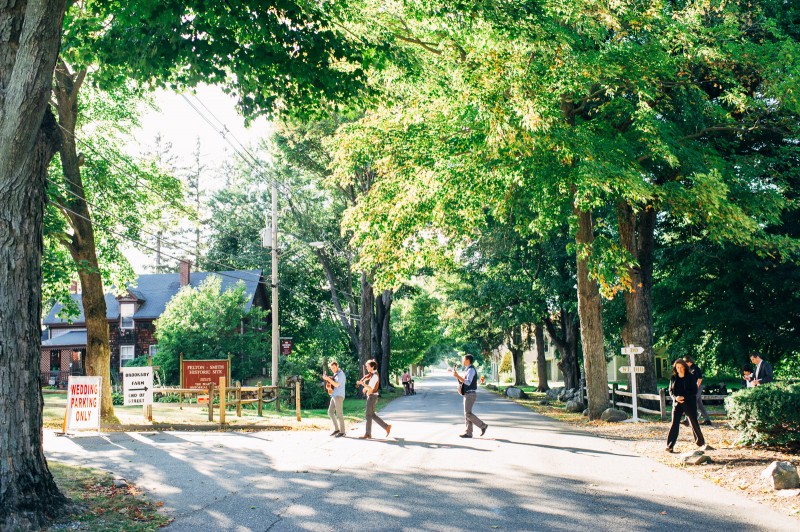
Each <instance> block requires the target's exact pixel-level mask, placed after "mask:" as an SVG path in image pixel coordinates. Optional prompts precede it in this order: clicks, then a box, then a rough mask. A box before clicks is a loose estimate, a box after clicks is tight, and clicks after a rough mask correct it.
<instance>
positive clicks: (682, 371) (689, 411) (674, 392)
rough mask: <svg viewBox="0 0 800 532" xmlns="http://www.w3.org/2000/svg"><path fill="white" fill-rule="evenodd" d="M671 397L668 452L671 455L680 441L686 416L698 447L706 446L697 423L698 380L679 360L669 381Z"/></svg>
mask: <svg viewBox="0 0 800 532" xmlns="http://www.w3.org/2000/svg"><path fill="white" fill-rule="evenodd" d="M669 395H670V397H672V426H671V427H670V428H669V434H668V435H667V452H668V453H671V452H672V449H673V448H674V447H675V442H676V441H678V430H679V429H680V426H681V417H682V416H683V414H686V417H687V418H688V419H689V423H690V424H691V426H692V434H693V435H694V442H695V443H696V444H697V446H698V447H702V446H703V445H705V444H706V441H705V438H703V433H702V432H701V431H700V424H699V423H698V422H697V380H696V379H695V378H694V377H693V376H692V373H691V372H690V371H689V366H687V365H686V362H684V361H683V359H681V358H679V359H677V360H676V361H675V362H674V363H673V364H672V377H671V378H670V380H669Z"/></svg>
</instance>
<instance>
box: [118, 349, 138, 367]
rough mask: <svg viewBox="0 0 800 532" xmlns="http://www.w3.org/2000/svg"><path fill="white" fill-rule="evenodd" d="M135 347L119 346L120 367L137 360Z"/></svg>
mask: <svg viewBox="0 0 800 532" xmlns="http://www.w3.org/2000/svg"><path fill="white" fill-rule="evenodd" d="M133 347H134V346H132V345H121V346H119V367H124V366H125V364H127V363H128V362H130V361H131V360H133V359H134V358H136V355H135V354H134V349H133Z"/></svg>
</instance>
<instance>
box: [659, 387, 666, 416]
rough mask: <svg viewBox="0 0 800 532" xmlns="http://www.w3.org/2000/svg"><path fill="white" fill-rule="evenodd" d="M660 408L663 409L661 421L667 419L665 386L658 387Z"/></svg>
mask: <svg viewBox="0 0 800 532" xmlns="http://www.w3.org/2000/svg"><path fill="white" fill-rule="evenodd" d="M658 409H659V410H660V411H661V421H666V420H667V394H666V390H664V388H659V389H658Z"/></svg>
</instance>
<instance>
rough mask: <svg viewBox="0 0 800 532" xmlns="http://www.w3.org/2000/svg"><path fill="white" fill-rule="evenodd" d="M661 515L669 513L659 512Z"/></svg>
mask: <svg viewBox="0 0 800 532" xmlns="http://www.w3.org/2000/svg"><path fill="white" fill-rule="evenodd" d="M659 513H660V514H661V515H667V512H659Z"/></svg>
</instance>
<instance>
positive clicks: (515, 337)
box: [508, 325, 528, 386]
mask: <svg viewBox="0 0 800 532" xmlns="http://www.w3.org/2000/svg"><path fill="white" fill-rule="evenodd" d="M508 340H509V341H508V349H509V351H511V363H512V365H513V366H514V386H527V384H528V383H527V382H525V343H524V341H523V339H522V325H517V326H516V327H514V328H513V329H511V334H510V335H509V338H508Z"/></svg>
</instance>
